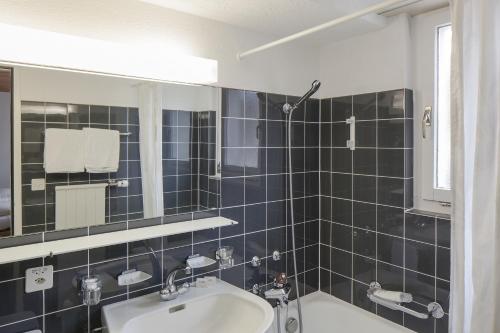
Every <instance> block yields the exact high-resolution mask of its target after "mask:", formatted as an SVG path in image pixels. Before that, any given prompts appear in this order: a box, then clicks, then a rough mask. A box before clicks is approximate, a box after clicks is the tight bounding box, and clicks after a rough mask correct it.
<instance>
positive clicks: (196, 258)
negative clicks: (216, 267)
mask: <svg viewBox="0 0 500 333" xmlns="http://www.w3.org/2000/svg"><path fill="white" fill-rule="evenodd" d="M216 262H217V261H215V260H213V259H212V258H209V257H205V256H200V255H199V254H194V255H192V256H189V257H188V258H187V259H186V265H187V266H188V267H189V268H202V267H207V266H211V265H213V264H215V263H216Z"/></svg>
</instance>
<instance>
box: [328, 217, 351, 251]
mask: <svg viewBox="0 0 500 333" xmlns="http://www.w3.org/2000/svg"><path fill="white" fill-rule="evenodd" d="M330 244H331V245H332V246H334V247H337V248H339V249H342V250H344V251H352V228H351V227H348V226H344V225H341V224H337V223H333V224H332V240H331V242H330Z"/></svg>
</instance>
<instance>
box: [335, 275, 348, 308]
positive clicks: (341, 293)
mask: <svg viewBox="0 0 500 333" xmlns="http://www.w3.org/2000/svg"><path fill="white" fill-rule="evenodd" d="M330 281H331V293H332V295H333V296H335V297H337V298H340V299H341V300H343V301H346V302H349V303H350V302H351V289H352V280H351V279H349V278H347V277H344V276H342V275H338V274H335V273H332V274H331V276H330Z"/></svg>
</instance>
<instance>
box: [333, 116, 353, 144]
mask: <svg viewBox="0 0 500 333" xmlns="http://www.w3.org/2000/svg"><path fill="white" fill-rule="evenodd" d="M331 129H332V147H338V148H341V147H346V145H347V143H346V142H347V140H349V126H348V125H347V124H346V123H345V122H344V123H332V124H331Z"/></svg>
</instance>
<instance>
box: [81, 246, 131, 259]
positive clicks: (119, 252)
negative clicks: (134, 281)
mask: <svg viewBox="0 0 500 333" xmlns="http://www.w3.org/2000/svg"><path fill="white" fill-rule="evenodd" d="M126 256H127V244H126V243H125V244H117V245H110V246H104V247H98V248H94V249H90V250H89V263H90V264H93V263H97V262H101V261H108V260H113V259H117V258H124V257H126Z"/></svg>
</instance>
